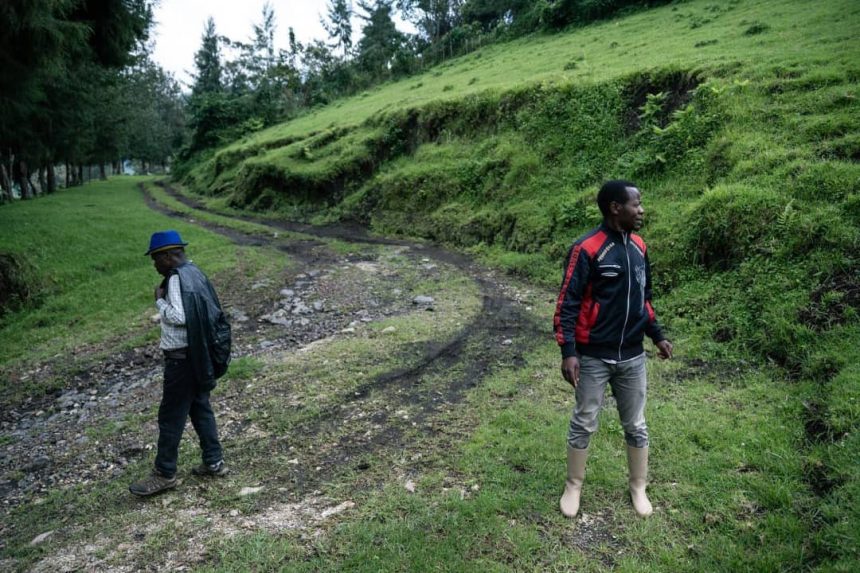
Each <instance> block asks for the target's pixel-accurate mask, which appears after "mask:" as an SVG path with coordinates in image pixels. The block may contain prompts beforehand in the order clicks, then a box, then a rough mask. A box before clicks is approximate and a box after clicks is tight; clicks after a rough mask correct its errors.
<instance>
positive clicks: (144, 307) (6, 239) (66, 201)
mask: <svg viewBox="0 0 860 573" xmlns="http://www.w3.org/2000/svg"><path fill="white" fill-rule="evenodd" d="M146 181H148V180H147V179H145V178H123V179H114V180H111V181H108V182H103V183H102V182H100V183H92V184H90V185H89V186H87V187H86V188H84V189H79V190H78V189H76V190H68V191H66V192H63V193H60V194H56V195H52V196H50V197H45V198H44V199H43V200H41V201H38V202H19V203H14V204H11V205H7V206H5V207H3V212H2V218H3V232H2V233H0V252H6V253H11V254H12V255H13V256H14V257H15V259H16V260H18V261H21V262H22V264H23V265H25V266H26V268H28V269H29V271H28V273H29V275H30V280H31V281H34V282H32V283H28V284H37V285H39V290H38V296H34V297H28V298H26V300H22V302H21V305H22V306H20V308H18V309H17V310H14V309H11V310H9V311H7V312H5V313H4V314H3V315H2V316H0V362H2V367H0V376H2V378H3V382H2V393H4V394H5V393H8V392H13V393H15V394H17V395H20V396H23V395H26V394H28V393H31V392H36V393H41V392H43V391H47V390H51V389H53V388H52V386H53V385H59V386H62V385H63V383H64V381H63V378H64V375H65V374H67V373H69V372H74V371H75V369H77V368H81V367H84V366H85V364H77V363H76V360H75V356H76V355H78V354H81V355H82V359H85V360H91V359H93V358H94V357H89V356H84V355H86V354H88V353H90V352H95V351H97V350H98V348H101V347H103V346H104V345H105V343H108V345H117V344H122V343H123V342H125V341H128V340H130V339H135V338H136V337H140V336H142V335H144V334H146V333H149V335H150V337H151V336H153V335H154V333H155V332H157V328H156V327H155V326H154V325H153V324H152V322H151V321H150V317H151V316H152V315H153V314H154V311H153V306H152V291H153V289H154V288H155V286H156V284H157V283H158V281H159V277H158V275H157V274H156V273H155V271H154V269H153V268H152V263H151V261H149V259H148V258H145V257H144V256H143V253H144V252H145V251H146V248H147V245H148V240H149V235H150V234H151V233H152V232H153V231H156V230H159V229H165V228H175V229H177V230H178V231H179V232H180V234H181V235H182V237H183V239H184V240H186V241H188V242H189V243H190V244H191V245H192V247H190V248H193V251H191V252H192V253H193V255H194V259H195V261H197V262H199V263H200V264H201V265H202V266H203V268H205V269H206V271H207V272H208V273H210V274H218V273H222V272H226V271H228V270H230V271H232V272H235V273H237V274H239V276H245V277H246V276H249V275H253V274H254V273H255V272H257V271H259V270H260V269H261V268H263V267H266V266H271V264H272V263H271V261H267V260H266V258H265V257H264V256H263V255H262V254H261V253H260V252H259V250H256V249H243V248H240V247H236V246H234V245H232V244H230V243H225V242H224V240H223V239H221V238H219V237H218V236H217V235H215V234H214V233H211V232H209V231H205V230H202V229H200V228H199V227H197V226H195V225H192V224H189V223H186V222H184V221H180V220H176V219H171V218H168V217H166V216H164V215H161V214H159V213H156V212H154V211H151V210H149V209H147V208H146V205H145V204H144V201H143V196H142V194H141V192H140V191H139V189H138V187H137V186H138V185H139V184H141V183H144V182H146ZM57 213H62V216H56V215H55V214H57ZM56 358H62V360H59V361H56ZM45 361H56V362H57V368H58V371H57V372H56V375H55V376H54V377H53V379H52V380H50V381H49V382H48V384H49V386H48V387H35V388H34V387H32V386H31V384H30V383H29V382H28V380H29V379H30V376H29V373H28V372H27V369H28V368H30V367H32V366H35V365H37V364H39V363H42V362H45Z"/></svg>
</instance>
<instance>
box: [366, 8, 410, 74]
mask: <svg viewBox="0 0 860 573" xmlns="http://www.w3.org/2000/svg"><path fill="white" fill-rule="evenodd" d="M358 5H359V7H360V8H361V9H362V10H364V12H365V13H364V14H363V15H359V17H360V18H361V19H363V20H364V21H365V22H367V24H365V26H364V28H363V29H362V34H363V35H362V38H361V40H360V41H359V42H358V62H359V66H360V68H361V69H362V70H363V71H365V72H366V73H368V74H369V75H370V78H371V79H372V80H376V81H379V80H383V79H386V78H389V77H391V68H392V66H393V64H394V59H395V56H397V54H398V53H399V52H400V50H401V48H402V47H403V44H404V42H405V37H404V35H403V34H402V33H401V32H400V31H399V30H398V29H397V27H396V26H395V25H394V20H393V19H392V0H375V1H374V3H373V4H369V3H367V2H364V1H362V0H359V2H358Z"/></svg>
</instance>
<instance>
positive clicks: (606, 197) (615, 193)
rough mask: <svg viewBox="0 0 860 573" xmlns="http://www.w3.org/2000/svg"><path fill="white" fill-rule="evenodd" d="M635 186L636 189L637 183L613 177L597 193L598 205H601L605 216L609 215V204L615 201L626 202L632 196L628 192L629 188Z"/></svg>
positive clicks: (601, 210)
mask: <svg viewBox="0 0 860 573" xmlns="http://www.w3.org/2000/svg"><path fill="white" fill-rule="evenodd" d="M628 187H633V188H634V189H636V188H637V187H636V184H635V183H631V182H630V181H625V180H624V179H613V180H611V181H607V182H606V183H604V184H603V186H602V187H601V188H600V191H599V192H598V193H597V206H598V207H600V212H601V213H603V216H604V217H608V216H609V204H610V203H612V202H613V201H615V202H616V203H620V204H622V205H623V204H624V203H627V200H628V199H629V198H630V197H629V196H628V193H627V188H628Z"/></svg>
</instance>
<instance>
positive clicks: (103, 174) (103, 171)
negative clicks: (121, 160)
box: [99, 162, 107, 181]
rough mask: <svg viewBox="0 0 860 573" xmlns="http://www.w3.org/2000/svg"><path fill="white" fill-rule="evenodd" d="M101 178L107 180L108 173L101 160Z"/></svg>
mask: <svg viewBox="0 0 860 573" xmlns="http://www.w3.org/2000/svg"><path fill="white" fill-rule="evenodd" d="M99 179H101V180H102V181H107V173H105V164H104V163H102V162H99Z"/></svg>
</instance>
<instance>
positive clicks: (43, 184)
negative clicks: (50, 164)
mask: <svg viewBox="0 0 860 573" xmlns="http://www.w3.org/2000/svg"><path fill="white" fill-rule="evenodd" d="M45 171H46V169H45V166H44V165H40V166H39V194H40V195H44V194H45V193H47V192H48V180H47V179H46V177H45Z"/></svg>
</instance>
